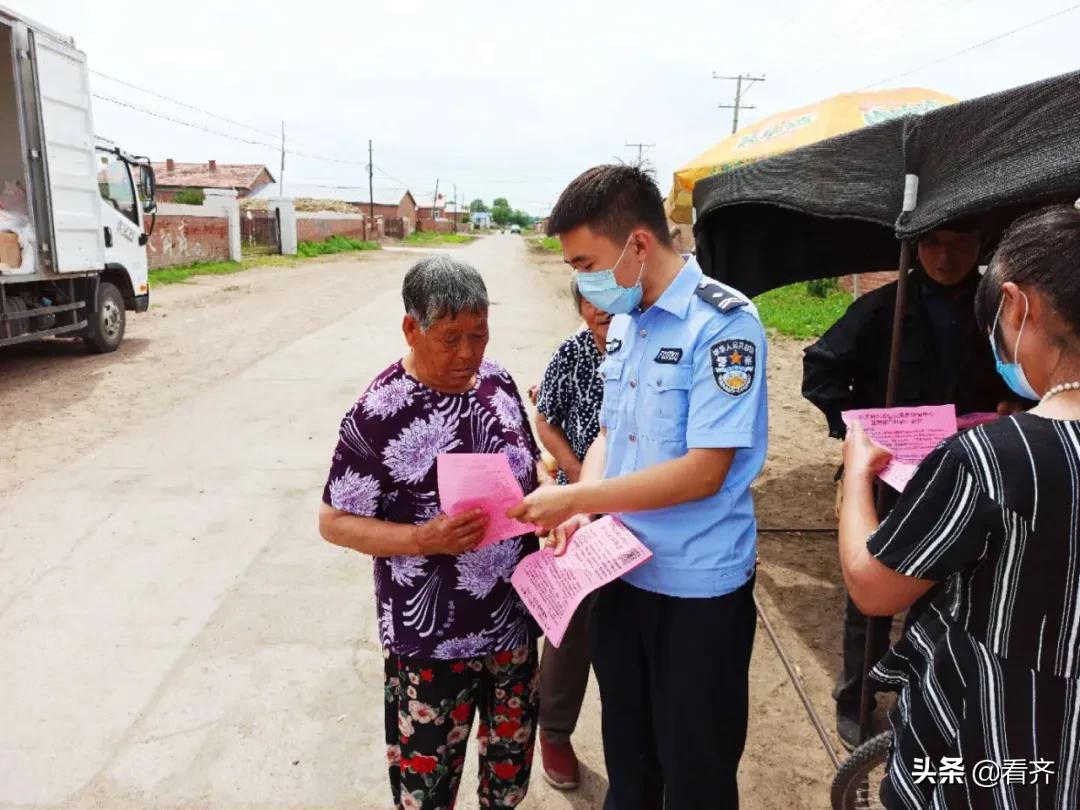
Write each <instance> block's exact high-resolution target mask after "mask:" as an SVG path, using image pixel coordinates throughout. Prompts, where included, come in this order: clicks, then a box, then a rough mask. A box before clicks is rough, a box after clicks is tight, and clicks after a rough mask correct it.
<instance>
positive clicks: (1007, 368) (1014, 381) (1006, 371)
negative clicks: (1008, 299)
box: [990, 290, 1039, 400]
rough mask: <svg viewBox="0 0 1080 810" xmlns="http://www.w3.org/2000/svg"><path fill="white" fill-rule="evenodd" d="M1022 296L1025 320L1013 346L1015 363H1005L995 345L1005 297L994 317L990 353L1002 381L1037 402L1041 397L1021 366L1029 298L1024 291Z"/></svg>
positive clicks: (1016, 391) (1019, 393)
mask: <svg viewBox="0 0 1080 810" xmlns="http://www.w3.org/2000/svg"><path fill="white" fill-rule="evenodd" d="M1020 294H1021V295H1023V296H1024V320H1022V321H1021V322H1020V331H1019V332H1018V333H1017V335H1016V345H1015V346H1013V362H1011V363H1006V362H1004V361H1003V360H1002V359H1001V355H1000V354H999V353H998V350H997V345H996V344H995V343H994V333H995V332H996V331H997V325H998V320H999V319H1000V318H1001V308H1002V307H1003V306H1004V305H1005V297H1004V296H1002V298H1001V303H1000V304H998V310H997V315H995V316H994V325H993V326H992V327H990V351H992V352H993V353H994V361H995V362H996V363H997V373H998V374H1000V375H1001V379H1003V380H1004V381H1005V384H1006V385H1007V386H1009V389H1010V390H1011V391H1012V392H1013V393H1014V394H1016V395H1017V396H1019V397H1023V398H1024V399H1035V400H1037V399H1038V398H1039V395H1038V394H1036V393H1035V389H1034V388H1032V387H1031V383H1029V382H1028V381H1027V375H1025V374H1024V369H1023V368H1022V367H1021V365H1020V338H1022V337H1023V336H1024V324H1026V323H1027V317H1028V297H1027V295H1025V294H1024V291H1023V290H1021V291H1020Z"/></svg>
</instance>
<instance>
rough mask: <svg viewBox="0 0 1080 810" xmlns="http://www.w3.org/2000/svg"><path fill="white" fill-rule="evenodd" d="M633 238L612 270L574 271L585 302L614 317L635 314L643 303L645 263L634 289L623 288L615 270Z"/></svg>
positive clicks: (627, 242)
mask: <svg viewBox="0 0 1080 810" xmlns="http://www.w3.org/2000/svg"><path fill="white" fill-rule="evenodd" d="M632 238H633V234H631V235H630V237H629V238H628V239H627V240H626V244H625V245H623V249H622V253H620V254H619V258H618V259H617V260H616V261H615V264H614V266H613V267H612V268H611V269H610V270H591V271H589V272H587V273H583V272H582V271H580V270H575V271H574V281H575V283H576V284H577V288H578V291H579V292H580V293H581V294H582V295H583V296H585V300H586V301H588V302H589V303H590V304H592V305H593V306H594V307H596V308H597V309H602V310H603V311H604V312H610V313H611V314H613V315H625V314H626V313H628V312H633V311H634V308H635V307H636V306H637V305H638V304H640V303H641V294H642V291H641V276H642V274H643V273H644V272H645V263H644V262H642V264H641V269H640V270H639V271H638V277H637V281H636V282H635V283H634V286H633V287H623V286H621V285H620V284H619V282H618V281H616V280H615V268H616V267H618V266H619V262H621V261H622V260H623V256H625V255H626V249H627V248H628V247H630V239H632Z"/></svg>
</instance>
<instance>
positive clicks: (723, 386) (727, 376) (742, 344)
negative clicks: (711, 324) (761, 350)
mask: <svg viewBox="0 0 1080 810" xmlns="http://www.w3.org/2000/svg"><path fill="white" fill-rule="evenodd" d="M709 353H710V357H711V358H712V373H713V379H714V380H716V386H717V387H718V388H719V389H720V390H721V391H723V392H724V393H725V394H731V396H733V397H738V396H742V395H743V394H745V393H746V392H747V391H749V390H750V388H751V386H753V384H754V360H755V358H756V356H757V347H756V346H754V344H753V343H752V342H750V341H749V340H740V339H738V338H734V339H731V340H721V341H719V342H717V343H714V344H713V345H712V347H711V348H710V349H709Z"/></svg>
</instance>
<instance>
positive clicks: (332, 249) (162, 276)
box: [150, 236, 380, 285]
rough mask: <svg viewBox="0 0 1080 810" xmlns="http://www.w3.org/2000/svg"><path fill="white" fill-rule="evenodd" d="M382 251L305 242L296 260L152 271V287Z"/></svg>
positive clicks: (374, 246)
mask: <svg viewBox="0 0 1080 810" xmlns="http://www.w3.org/2000/svg"><path fill="white" fill-rule="evenodd" d="M379 247H380V246H379V244H378V243H377V242H361V241H358V240H356V239H346V238H345V237H341V236H332V237H330V239H327V240H326V241H325V242H301V243H300V244H299V245H298V246H297V255H296V256H281V255H279V254H269V255H265V256H245V257H244V258H243V260H241V261H238V262H196V263H195V264H184V265H180V266H179V267H162V268H161V269H160V270H151V271H150V283H151V284H152V285H160V284H180V283H181V282H184V281H187V280H188V279H189V278H192V277H194V276H227V275H230V274H232V273H242V272H244V271H245V270H251V269H252V268H254V267H292V266H293V265H296V264H301V263H303V262H304V261H306V260H307V259H312V258H317V257H319V256H325V255H328V254H331V253H345V252H348V251H355V250H379Z"/></svg>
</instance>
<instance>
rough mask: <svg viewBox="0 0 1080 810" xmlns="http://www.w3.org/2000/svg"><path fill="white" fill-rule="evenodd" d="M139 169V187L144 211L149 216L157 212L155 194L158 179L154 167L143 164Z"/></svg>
mask: <svg viewBox="0 0 1080 810" xmlns="http://www.w3.org/2000/svg"><path fill="white" fill-rule="evenodd" d="M139 168H140V173H139V186H140V188H141V191H142V198H143V211H144V212H146V213H147V214H149V213H152V212H154V211H156V210H157V200H155V199H154V194H155V193H156V192H157V178H156V177H155V176H154V169H153V167H151V166H148V165H146V164H143V165H142V166H140V167H139Z"/></svg>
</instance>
